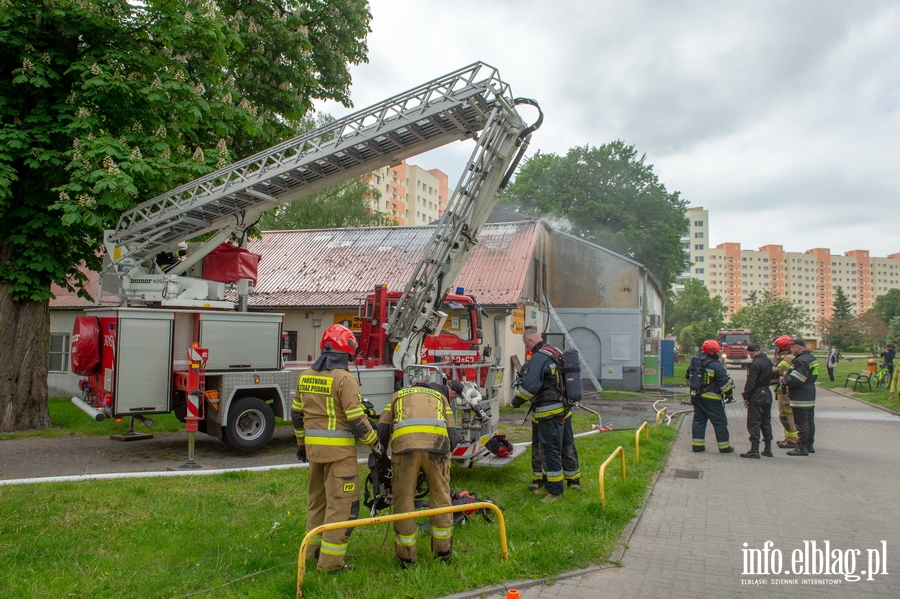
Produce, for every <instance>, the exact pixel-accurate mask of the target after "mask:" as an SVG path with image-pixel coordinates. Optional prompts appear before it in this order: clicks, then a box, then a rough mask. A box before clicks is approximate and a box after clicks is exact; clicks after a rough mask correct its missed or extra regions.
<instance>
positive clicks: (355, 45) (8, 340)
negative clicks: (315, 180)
mask: <svg viewBox="0 0 900 599" xmlns="http://www.w3.org/2000/svg"><path fill="white" fill-rule="evenodd" d="M370 19H371V15H370V14H369V11H368V5H367V3H366V2H365V1H364V0H330V1H329V2H314V3H306V2H300V1H299V0H215V1H213V0H144V1H142V2H133V1H129V0H42V1H36V0H0V81H2V85H0V297H2V298H3V299H2V300H0V302H3V301H6V302H12V303H10V304H8V305H5V306H0V311H2V312H3V314H4V316H7V315H8V314H12V316H11V318H12V319H14V320H15V321H17V322H20V323H21V322H25V320H28V321H29V322H38V323H41V322H46V318H45V317H44V316H38V317H35V316H34V314H35V313H36V312H39V311H41V310H43V311H46V301H47V300H48V299H49V298H50V296H51V293H50V283H51V282H55V283H57V284H59V285H61V286H63V287H67V288H69V289H77V288H79V286H80V283H81V282H82V281H83V279H84V275H83V274H82V273H81V272H80V271H79V270H78V265H79V263H81V262H84V263H85V264H86V265H87V266H88V267H89V268H92V269H95V270H96V269H99V266H100V264H99V258H98V256H97V250H98V249H99V248H100V244H101V239H102V232H103V230H104V229H105V228H110V227H112V226H113V225H114V224H115V223H116V221H117V219H118V217H119V215H120V214H121V213H122V212H123V211H124V210H127V209H130V208H132V207H133V206H135V205H136V204H137V203H139V202H141V201H144V200H146V199H149V198H151V197H154V196H156V195H158V194H160V193H162V192H164V191H167V190H169V189H172V188H174V187H176V186H178V185H180V184H182V183H185V182H186V181H189V180H191V179H194V178H196V177H198V176H201V175H204V174H206V173H209V172H211V171H213V170H214V169H216V168H218V167H222V166H225V165H226V164H228V163H229V162H231V161H232V160H233V158H235V157H243V156H246V155H249V154H251V153H254V152H257V151H259V150H262V149H264V148H266V147H268V146H271V145H273V144H274V143H276V142H279V141H281V140H284V139H286V138H288V137H291V136H292V135H293V134H294V133H295V130H296V127H297V125H298V124H299V123H300V121H301V119H302V118H303V116H304V115H305V114H307V112H308V111H309V110H310V108H311V107H312V101H313V100H314V99H333V100H337V101H339V102H342V103H343V104H345V105H349V96H348V92H349V85H350V74H349V71H348V64H358V63H360V62H363V61H365V59H366V51H367V48H366V45H365V36H366V34H367V33H368V31H369V21H370ZM28 302H38V303H40V305H38V304H29V303H28ZM41 326H43V327H44V331H43V334H39V335H36V336H34V337H33V338H28V340H27V342H26V341H23V340H22V339H13V338H12V337H11V336H10V335H11V334H12V333H10V332H8V331H12V330H14V329H15V328H16V326H15V325H13V326H8V327H4V329H5V330H4V333H3V334H2V336H0V347H17V345H18V346H19V350H22V347H21V343H26V345H28V348H26V349H27V350H28V351H30V350H32V349H33V350H34V352H35V353H36V355H38V356H39V361H40V360H42V361H43V362H46V361H47V353H46V352H47V347H46V344H47V342H46V337H47V331H46V325H45V324H44V325H41ZM42 337H43V338H44V341H43V345H41V341H40V339H41V338H42ZM0 351H2V350H0ZM19 353H28V352H27V351H19ZM5 357H6V356H4V355H0V358H5ZM0 361H5V360H0ZM12 361H14V362H15V364H12V365H11V366H8V367H7V370H5V371H4V372H3V373H2V374H3V379H4V380H13V386H12V389H13V392H11V393H10V394H9V395H4V394H2V393H0V408H2V409H0V412H2V413H3V414H4V415H8V414H10V413H11V412H12V413H15V412H18V411H20V410H19V409H18V408H16V407H15V406H18V405H21V404H22V403H23V402H24V403H25V404H28V403H29V400H30V399H34V397H35V395H36V394H37V395H39V394H40V393H41V392H40V390H39V389H38V388H37V387H38V386H35V384H34V383H33V382H29V383H28V385H27V387H28V388H27V389H26V388H25V387H22V386H21V384H20V383H21V381H24V380H25V379H26V378H27V379H29V380H30V379H32V378H33V377H32V375H31V373H33V372H34V364H29V365H27V366H26V365H25V364H24V363H23V362H22V361H21V360H18V361H16V360H15V356H13V360H12ZM38 378H39V377H38ZM17 386H18V387H19V390H18V393H16V389H15V388H16V387H17ZM44 386H45V390H44V392H43V393H44V398H43V399H41V398H40V397H38V398H37V400H38V401H37V404H43V406H40V405H39V406H38V408H37V409H38V410H40V409H43V411H44V413H46V380H45V382H44ZM23 394H24V395H26V396H27V397H26V398H25V399H24V400H22V399H21V396H22V395H23ZM10 398H12V399H10ZM31 403H34V402H31ZM10 406H13V407H12V408H10ZM13 420H16V419H15V418H13ZM10 426H11V427H12V428H16V427H20V426H21V425H20V424H13V425H9V424H8V423H7V422H6V421H5V420H4V418H2V417H0V430H4V428H6V430H11V429H10V428H8V427H10Z"/></svg>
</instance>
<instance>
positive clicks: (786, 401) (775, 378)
mask: <svg viewBox="0 0 900 599" xmlns="http://www.w3.org/2000/svg"><path fill="white" fill-rule="evenodd" d="M793 341H794V340H793V339H792V338H791V337H788V336H787V335H781V336H780V337H778V338H777V339H775V350H776V353H775V359H774V360H773V362H774V363H775V367H774V369H773V370H772V389H773V390H774V391H775V401H776V403H777V404H778V420H780V421H781V426H783V427H784V440H783V441H776V442H775V445H777V446H778V447H781V448H794V447H797V424H796V423H795V422H794V411H793V410H792V409H791V399H790V397H788V388H787V387H786V386H785V385H782V384H781V379H782V378H783V377H784V376H785V375H786V374H787V373H788V371H789V370H790V369H791V363H792V362H793V361H794V354H792V353H791V345H792V344H793Z"/></svg>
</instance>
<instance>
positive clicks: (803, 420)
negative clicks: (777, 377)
mask: <svg viewBox="0 0 900 599" xmlns="http://www.w3.org/2000/svg"><path fill="white" fill-rule="evenodd" d="M791 353H792V354H794V361H793V362H792V363H791V369H790V370H789V371H788V373H787V374H786V375H784V377H782V379H781V384H782V385H785V386H786V387H787V388H788V393H789V395H790V398H791V410H792V411H793V413H794V422H795V423H796V424H797V434H798V436H797V447H795V448H794V449H792V450H791V451H789V452H787V454H788V455H791V456H806V455H809V454H811V453H816V450H815V448H814V447H813V444H814V441H815V439H816V379H817V378H818V377H819V362H818V360H816V357H815V356H813V355H812V353H810V351H809V350H808V349H806V342H805V341H803V339H800V338H797V339H794V340H793V341H792V342H791Z"/></svg>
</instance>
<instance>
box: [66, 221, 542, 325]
mask: <svg viewBox="0 0 900 599" xmlns="http://www.w3.org/2000/svg"><path fill="white" fill-rule="evenodd" d="M540 227H541V224H540V221H536V220H527V221H517V222H512V223H489V224H486V225H485V226H484V228H483V229H482V231H481V235H480V236H479V238H478V244H477V245H476V246H475V248H474V249H473V250H472V252H471V253H470V254H469V257H468V258H467V260H466V263H465V265H464V266H463V268H462V270H461V271H460V273H459V276H458V277H457V279H456V284H455V286H456V287H463V288H465V290H466V293H469V294H471V295H474V296H475V297H476V298H477V299H478V301H479V303H481V304H483V305H486V306H490V305H514V304H517V303H518V302H519V299H520V298H521V295H522V288H523V286H524V284H525V280H526V278H527V275H528V268H529V266H530V264H531V257H532V254H533V253H534V247H535V243H536V240H537V238H538V234H539V231H540ZM433 231H434V227H433V226H429V227H368V228H357V229H317V230H299V231H265V232H263V234H262V239H252V240H250V242H249V244H248V248H247V249H249V250H250V251H251V252H255V253H257V254H260V255H261V256H262V260H261V261H260V263H259V279H258V286H257V287H256V290H255V292H254V294H253V295H252V296H250V300H249V303H250V307H251V308H294V307H318V306H356V305H358V303H359V300H360V299H361V298H363V297H365V296H366V295H367V294H369V293H370V292H371V291H372V290H373V289H374V288H375V286H376V285H382V284H384V285H387V286H388V289H390V290H392V291H394V290H396V291H402V290H403V287H404V286H405V285H406V281H407V279H409V277H410V275H411V274H412V271H413V268H414V267H415V266H416V264H417V263H418V261H419V259H420V258H421V257H422V252H423V251H424V249H425V245H426V244H427V243H428V241H429V239H431V235H432V233H433ZM84 272H85V273H86V274H87V275H88V282H87V284H86V288H87V289H88V291H89V292H90V294H91V296H92V297H94V298H96V297H97V293H98V285H97V279H98V276H97V273H95V272H90V271H87V270H84ZM52 290H53V293H54V294H55V295H56V299H54V300H51V302H50V307H51V308H57V309H58V308H87V307H91V306H95V305H96V304H93V303H91V302H88V301H87V300H84V299H81V298H79V297H78V296H77V295H76V294H75V293H72V292H69V291H66V290H64V289H61V288H60V287H57V286H56V285H54V286H53V287H52ZM232 299H233V298H232ZM107 303H108V302H107Z"/></svg>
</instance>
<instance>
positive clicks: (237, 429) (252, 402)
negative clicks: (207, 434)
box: [225, 397, 275, 451]
mask: <svg viewBox="0 0 900 599" xmlns="http://www.w3.org/2000/svg"><path fill="white" fill-rule="evenodd" d="M274 432H275V414H274V413H273V412H272V408H271V407H269V404H267V403H266V402H264V401H263V400H261V399H257V398H256V397H242V398H241V399H238V400H237V401H235V402H234V403H233V404H231V409H229V410H228V424H227V425H226V426H225V441H226V442H227V443H228V444H229V445H231V446H232V447H234V448H235V449H240V450H241V451H255V450H257V449H259V448H260V447H262V446H263V445H265V444H266V443H268V442H269V440H270V439H271V438H272V434H273V433H274Z"/></svg>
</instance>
